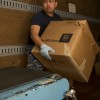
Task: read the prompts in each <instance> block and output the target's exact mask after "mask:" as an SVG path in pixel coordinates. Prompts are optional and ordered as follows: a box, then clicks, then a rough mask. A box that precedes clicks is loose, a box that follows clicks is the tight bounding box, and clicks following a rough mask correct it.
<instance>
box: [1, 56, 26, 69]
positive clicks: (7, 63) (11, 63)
mask: <svg viewBox="0 0 100 100" xmlns="http://www.w3.org/2000/svg"><path fill="white" fill-rule="evenodd" d="M26 65H27V55H26V54H22V55H10V56H2V57H0V69H2V68H7V67H26Z"/></svg>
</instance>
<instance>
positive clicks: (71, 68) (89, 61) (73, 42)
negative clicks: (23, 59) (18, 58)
mask: <svg viewBox="0 0 100 100" xmlns="http://www.w3.org/2000/svg"><path fill="white" fill-rule="evenodd" d="M41 38H42V40H43V41H44V43H45V44H47V45H49V46H51V47H52V48H53V49H54V50H55V53H50V56H51V57H52V61H48V60H47V59H45V58H43V57H42V56H41V55H40V53H39V48H38V47H36V46H35V47H34V48H33V50H32V53H33V55H34V56H35V57H36V58H37V59H38V60H39V61H40V62H41V63H42V64H43V65H44V67H46V68H47V69H48V70H50V71H52V72H55V73H59V74H61V75H62V76H63V77H66V78H70V79H73V80H77V81H81V82H88V80H89V77H90V74H91V71H92V68H93V64H94V61H95V55H96V53H97V52H98V46H97V44H96V42H95V40H94V38H93V36H92V34H91V32H90V29H89V26H88V23H87V21H86V20H74V21H53V22H51V23H50V24H49V25H48V27H47V28H46V30H45V31H44V33H43V35H42V37H41Z"/></svg>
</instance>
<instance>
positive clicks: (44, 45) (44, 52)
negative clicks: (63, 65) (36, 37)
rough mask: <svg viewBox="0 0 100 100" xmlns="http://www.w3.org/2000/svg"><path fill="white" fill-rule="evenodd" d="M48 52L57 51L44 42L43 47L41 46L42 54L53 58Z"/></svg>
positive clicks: (47, 57)
mask: <svg viewBox="0 0 100 100" xmlns="http://www.w3.org/2000/svg"><path fill="white" fill-rule="evenodd" d="M48 52H52V53H53V52H55V50H53V49H52V48H51V47H49V46H47V45H46V44H43V45H42V46H41V47H40V54H41V55H42V56H43V57H45V58H46V59H49V60H51V57H50V55H49V54H48Z"/></svg>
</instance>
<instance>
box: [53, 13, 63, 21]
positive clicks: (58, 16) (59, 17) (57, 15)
mask: <svg viewBox="0 0 100 100" xmlns="http://www.w3.org/2000/svg"><path fill="white" fill-rule="evenodd" d="M54 14H55V17H56V18H58V19H60V20H62V17H61V16H60V15H59V14H57V13H54Z"/></svg>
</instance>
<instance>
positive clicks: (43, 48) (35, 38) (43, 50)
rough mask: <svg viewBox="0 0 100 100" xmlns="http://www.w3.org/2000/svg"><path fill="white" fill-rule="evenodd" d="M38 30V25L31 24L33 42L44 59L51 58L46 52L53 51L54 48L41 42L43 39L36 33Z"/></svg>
mask: <svg viewBox="0 0 100 100" xmlns="http://www.w3.org/2000/svg"><path fill="white" fill-rule="evenodd" d="M39 31H40V26H38V25H32V26H31V38H32V40H33V42H34V43H35V44H36V45H37V46H38V47H39V48H40V54H41V55H42V56H43V57H45V58H46V59H49V60H51V57H50V55H49V54H48V52H54V50H53V49H52V48H51V47H50V46H48V45H46V44H44V43H43V41H42V40H41V38H40V37H39V35H38V34H39Z"/></svg>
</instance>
